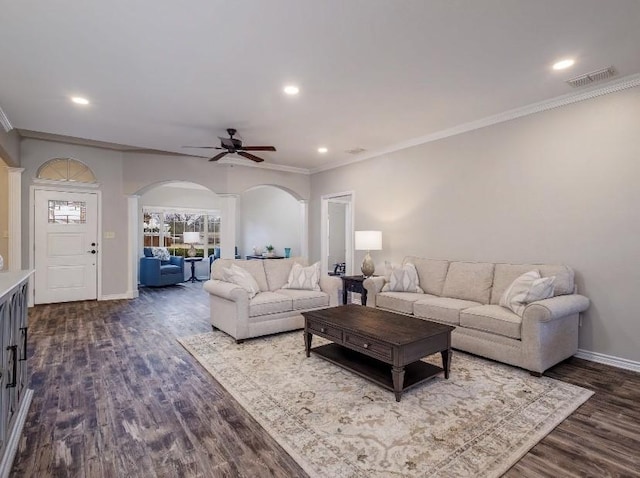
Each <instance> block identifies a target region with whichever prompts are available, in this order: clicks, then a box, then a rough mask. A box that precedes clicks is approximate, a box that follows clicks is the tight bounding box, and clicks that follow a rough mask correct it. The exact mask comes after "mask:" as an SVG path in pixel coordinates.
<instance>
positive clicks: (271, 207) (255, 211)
mask: <svg viewBox="0 0 640 478" xmlns="http://www.w3.org/2000/svg"><path fill="white" fill-rule="evenodd" d="M240 204H241V208H242V214H241V215H240V223H241V228H240V230H241V235H240V241H241V242H240V243H239V244H238V247H239V248H240V250H241V252H242V253H243V256H244V255H247V254H252V249H253V247H254V246H257V247H258V248H259V249H260V250H262V249H264V247H265V246H266V245H268V244H271V245H273V247H274V248H275V252H276V254H278V255H281V256H283V255H284V248H285V247H290V248H291V255H292V256H298V255H300V239H301V234H300V232H301V225H300V203H299V202H298V201H297V200H296V199H295V198H294V197H293V196H291V194H289V193H288V192H285V191H282V190H281V189H278V188H276V187H273V186H265V187H257V188H253V189H250V190H248V191H245V192H244V193H242V195H241V196H240Z"/></svg>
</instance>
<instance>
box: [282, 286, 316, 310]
mask: <svg viewBox="0 0 640 478" xmlns="http://www.w3.org/2000/svg"><path fill="white" fill-rule="evenodd" d="M276 292H277V293H278V294H282V295H286V296H287V297H290V298H291V300H292V301H293V310H302V309H317V308H319V307H329V294H327V293H326V292H317V291H315V290H297V289H279V290H277V291H276Z"/></svg>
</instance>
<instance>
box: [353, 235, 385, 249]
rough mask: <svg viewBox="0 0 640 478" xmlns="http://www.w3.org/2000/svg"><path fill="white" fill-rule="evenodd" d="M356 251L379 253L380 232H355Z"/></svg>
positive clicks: (380, 244) (380, 243)
mask: <svg viewBox="0 0 640 478" xmlns="http://www.w3.org/2000/svg"><path fill="white" fill-rule="evenodd" d="M356 250H357V251H380V250H382V232H381V231H356Z"/></svg>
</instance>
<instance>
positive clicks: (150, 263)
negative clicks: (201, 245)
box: [140, 247, 184, 287]
mask: <svg viewBox="0 0 640 478" xmlns="http://www.w3.org/2000/svg"><path fill="white" fill-rule="evenodd" d="M180 282H184V257H179V256H169V260H168V261H161V260H160V259H158V258H157V257H153V254H152V252H151V248H150V247H145V248H144V257H141V258H140V284H142V285H146V286H151V287H159V286H163V285H172V284H179V283H180Z"/></svg>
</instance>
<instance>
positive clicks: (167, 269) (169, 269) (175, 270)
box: [160, 264, 182, 275]
mask: <svg viewBox="0 0 640 478" xmlns="http://www.w3.org/2000/svg"><path fill="white" fill-rule="evenodd" d="M180 273H182V269H181V268H180V266H176V265H173V264H167V265H166V266H162V265H161V266H160V275H166V274H180Z"/></svg>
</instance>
